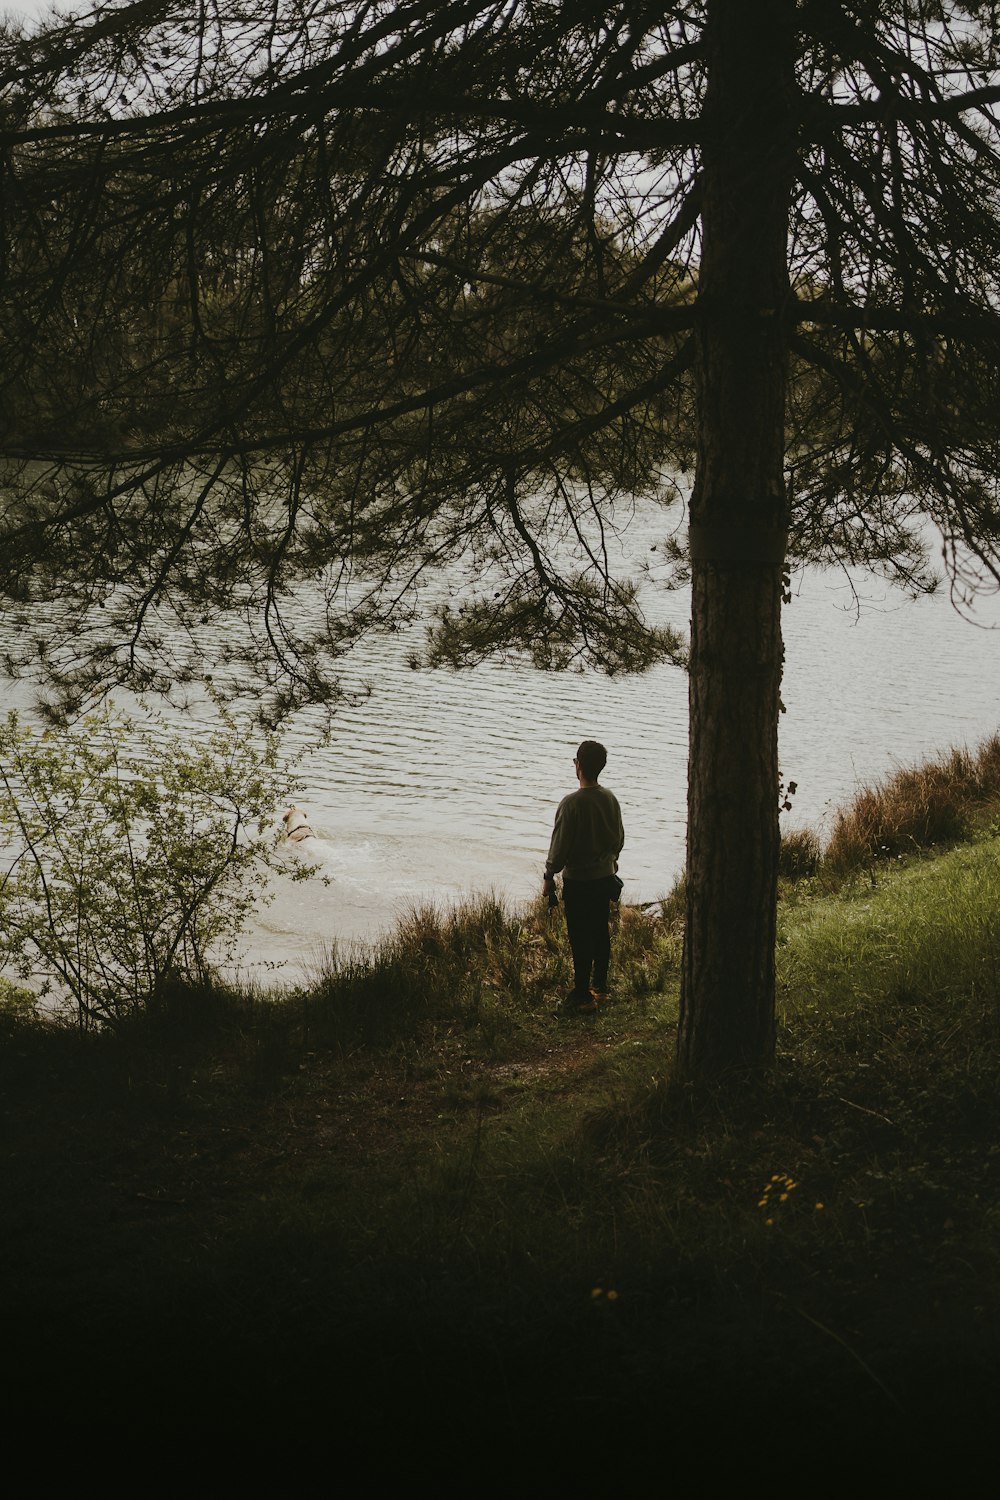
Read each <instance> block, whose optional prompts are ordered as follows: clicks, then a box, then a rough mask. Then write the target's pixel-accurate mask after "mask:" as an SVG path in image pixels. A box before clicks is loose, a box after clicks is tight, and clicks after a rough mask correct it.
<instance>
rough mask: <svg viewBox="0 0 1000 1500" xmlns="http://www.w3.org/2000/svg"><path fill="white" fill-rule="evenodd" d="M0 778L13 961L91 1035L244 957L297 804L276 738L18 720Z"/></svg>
mask: <svg viewBox="0 0 1000 1500" xmlns="http://www.w3.org/2000/svg"><path fill="white" fill-rule="evenodd" d="M0 781H2V787H3V792H4V794H5V795H3V796H2V798H0V841H2V843H3V845H4V847H5V849H6V859H5V860H4V862H3V863H4V865H5V866H6V870H5V873H3V874H2V875H0V931H2V939H0V942H2V957H3V958H4V960H5V961H6V962H7V963H8V964H10V965H12V966H13V967H14V968H15V969H16V971H17V972H18V973H19V974H20V975H21V976H22V977H24V978H27V977H29V976H30V975H31V974H32V973H33V972H37V970H38V969H39V968H40V969H41V970H42V972H43V974H44V975H45V977H46V985H47V988H51V987H52V986H53V984H55V985H56V986H57V987H60V988H62V989H63V990H64V991H68V993H69V995H70V996H71V997H72V999H73V1000H74V1002H75V1004H76V1007H77V1012H78V1017H79V1020H80V1024H81V1025H84V1026H85V1025H87V1024H90V1023H94V1022H98V1023H106V1022H110V1021H114V1020H115V1019H116V1018H118V1017H120V1016H122V1015H124V1014H127V1013H129V1012H130V1011H133V1010H135V1009H136V1008H138V1007H140V1006H142V1005H143V1004H145V1003H146V1002H147V1001H148V1000H149V999H151V998H153V997H154V996H156V995H158V994H159V993H161V992H162V990H163V987H164V985H166V984H167V983H168V982H170V981H172V980H175V979H177V978H187V979H190V978H197V979H204V978H205V976H206V973H207V970H208V965H209V956H210V954H211V956H212V957H213V958H214V959H217V960H225V959H230V958H232V957H234V956H235V950H236V946H237V942H238V939H239V936H240V933H241V932H242V930H243V928H244V927H245V925H246V922H247V920H248V918H249V916H250V914H251V912H252V910H253V908H254V906H255V905H256V904H257V902H258V901H259V900H260V899H261V896H262V893H263V891H264V889H265V881H264V879H263V878H262V877H263V876H264V875H265V873H266V872H267V870H268V869H269V867H270V866H271V865H272V863H273V861H274V857H275V836H274V833H273V829H274V820H275V812H276V810H277V808H278V806H279V804H280V803H281V801H282V800H283V799H284V798H286V797H287V796H288V792H289V786H288V777H287V773H286V771H285V769H284V768H283V767H282V766H281V765H280V764H279V760H278V747H277V741H276V739H275V738H274V737H273V736H270V737H268V738H267V739H265V740H264V741H263V742H262V743H257V744H255V743H254V741H253V740H252V739H251V737H250V736H249V735H248V734H247V733H246V732H245V731H244V730H243V729H242V728H241V727H240V726H238V725H237V724H236V723H235V722H234V721H232V720H231V719H229V718H226V717H224V718H223V720H222V726H221V728H220V729H218V730H217V731H215V732H213V733H208V734H206V733H198V734H195V735H191V736H184V737H181V736H179V735H176V734H173V735H167V734H166V733H165V732H164V731H163V730H162V727H161V726H156V725H154V726H153V727H152V728H146V729H139V728H138V727H137V726H136V725H135V724H134V723H133V722H132V721H131V720H130V719H128V718H126V717H124V716H121V715H116V714H114V713H112V712H110V711H109V712H105V713H103V714H100V715H95V716H91V717H88V718H87V719H85V720H84V721H83V722H82V723H81V724H80V725H78V726H77V727H75V728H72V729H68V730H61V731H55V730H45V731H37V730H33V729H31V728H30V727H28V726H27V725H24V724H22V723H21V722H20V721H19V720H18V717H17V715H16V714H10V715H9V716H8V717H7V719H6V720H5V721H2V722H0ZM306 873H308V872H307V871H306Z"/></svg>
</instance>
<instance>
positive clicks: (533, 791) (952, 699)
mask: <svg viewBox="0 0 1000 1500" xmlns="http://www.w3.org/2000/svg"><path fill="white" fill-rule="evenodd" d="M662 524H663V523H662V518H661V519H659V520H658V521H656V520H653V519H652V518H651V519H650V520H649V522H648V524H642V523H637V524H636V526H635V527H634V528H633V529H632V530H631V532H630V533H629V535H628V536H627V537H626V548H625V550H626V553H627V552H628V550H629V549H631V551H632V553H633V554H634V555H635V556H648V554H649V546H650V536H651V535H655V534H656V532H655V528H656V527H657V526H658V527H659V528H660V530H661V531H662ZM625 561H627V556H626V558H625ZM855 590H857V593H858V594H859V595H860V608H858V607H857V605H858V601H857V598H856V594H855ZM793 595H794V597H793V599H792V602H791V604H790V605H789V606H788V607H787V608H786V610H785V622H784V627H785V642H786V667H785V679H784V688H783V694H782V696H783V699H784V702H785V705H786V710H787V711H786V713H785V714H783V715H782V719H781V726H780V755H781V769H782V774H783V776H784V778H785V780H786V781H788V780H791V781H795V782H796V783H797V785H798V791H797V793H796V795H795V798H794V806H793V810H792V812H791V813H790V814H785V815H784V816H785V818H786V822H787V824H788V826H793V827H794V826H802V825H809V826H811V827H813V828H815V829H816V830H817V831H818V832H819V833H820V834H823V833H825V832H827V831H828V829H829V826H830V822H831V818H832V813H833V811H834V810H835V809H836V808H837V807H838V806H839V805H840V804H842V803H843V802H845V801H846V800H847V799H849V798H850V796H851V795H852V793H853V792H854V790H855V789H856V788H857V787H858V786H859V785H860V784H862V783H864V782H869V781H871V780H872V779H874V778H878V777H881V776H883V775H885V774H886V773H888V772H891V771H892V769H893V768H894V767H896V766H898V765H900V764H906V763H909V762H913V761H917V760H920V759H922V758H924V757H927V756H929V755H933V754H935V753H938V752H941V751H944V750H946V749H948V748H949V747H951V746H953V745H963V744H964V745H974V744H975V743H977V742H978V741H979V740H980V739H982V738H983V737H984V736H986V735H988V734H991V733H993V732H994V731H996V730H997V729H998V728H1000V691H998V688H1000V604H998V601H997V599H996V598H995V597H994V598H989V599H985V600H983V601H981V602H980V603H979V605H978V607H977V610H976V613H975V615H974V616H973V619H974V621H975V622H976V623H971V622H970V621H969V620H968V619H965V618H962V617H961V616H960V615H959V614H958V613H957V612H956V610H955V609H954V608H953V607H952V605H951V603H950V601H949V599H948V596H947V591H946V590H943V591H942V592H941V593H940V594H938V595H935V596H931V597H925V598H921V599H918V600H916V601H909V600H907V599H906V598H905V597H904V596H903V595H902V594H900V593H898V592H896V591H894V590H892V589H890V588H889V586H888V585H883V584H881V583H879V582H877V581H873V580H871V579H868V578H865V577H861V576H856V577H854V578H852V579H848V578H847V577H845V575H844V574H842V573H839V572H835V571H831V572H818V571H808V572H806V573H804V574H803V575H802V576H800V577H796V578H795V579H794V580H793ZM644 597H645V602H646V606H647V612H648V613H649V614H650V615H651V616H652V617H654V618H656V619H658V620H659V621H661V622H662V621H669V622H671V623H673V624H676V625H678V626H680V627H681V628H685V629H686V625H687V616H688V608H689V599H688V596H687V593H686V592H675V593H671V592H666V591H662V590H661V591H658V590H656V588H655V587H653V586H651V587H650V590H649V592H648V596H644ZM414 631H415V636H414V635H407V634H406V633H403V634H402V635H396V636H390V637H387V638H385V639H383V640H381V641H378V642H374V643H371V644H369V645H367V646H366V647H365V649H364V650H363V651H362V652H360V653H359V654H358V656H357V658H356V659H352V660H351V662H350V663H349V666H348V668H347V669H346V671H345V679H346V681H347V683H348V684H349V685H350V684H353V685H354V686H355V687H359V688H360V686H361V685H362V684H363V683H366V682H367V683H369V684H370V685H371V693H370V696H368V697H359V698H358V700H357V702H355V703H353V704H350V703H349V704H346V705H345V706H343V707H341V708H340V709H338V712H337V716H336V719H335V722H334V727H333V734H332V737H331V739H330V741H329V743H328V744H327V745H325V746H324V747H323V748H321V749H318V750H317V749H316V748H315V739H314V736H313V735H312V734H311V731H310V729H309V727H308V724H307V723H305V722H298V723H295V724H293V725H292V726H291V728H290V729H289V731H288V738H287V743H286V748H287V749H288V750H290V751H291V753H292V755H293V758H294V759H295V762H296V764H297V767H298V773H299V783H300V791H299V799H298V800H299V801H301V803H302V804H303V805H304V806H305V807H306V808H307V809H308V811H309V816H310V822H311V824H312V827H313V828H314V829H315V831H316V834H317V835H318V837H317V838H316V839H315V840H311V841H309V842H308V843H307V844H305V845H304V846H287V847H286V848H285V850H284V851H283V855H282V857H283V858H284V859H286V860H288V861H289V862H291V861H296V860H299V859H301V858H302V856H303V853H306V854H308V857H309V858H310V859H311V860H313V861H315V862H316V863H317V864H318V865H319V866H320V867H321V870H322V871H323V873H324V874H326V875H327V876H328V877H329V883H328V884H323V883H321V882H320V881H318V880H317V881H311V882H308V883H306V884H300V883H293V882H292V881H291V880H286V879H284V878H282V877H278V879H277V880H276V881H275V886H274V900H273V902H272V904H271V905H270V906H269V907H267V908H266V909H265V910H264V911H263V912H262V913H261V915H260V918H259V920H258V921H257V923H256V925H255V927H254V929H253V930H252V931H251V932H250V933H249V934H248V936H247V943H246V972H248V973H250V974H251V975H252V974H258V973H264V972H266V973H268V974H270V972H271V969H272V966H273V965H277V966H278V975H279V976H280V977H282V978H284V979H285V980H287V981H288V982H295V981H298V980H299V979H301V978H302V977H303V975H308V974H309V972H310V971H311V970H314V969H315V967H316V965H317V964H318V962H319V961H320V958H321V956H322V953H323V951H324V949H325V948H326V947H327V946H328V945H329V944H330V943H331V942H334V941H336V942H339V943H341V944H344V943H351V942H355V941H363V940H369V939H372V938H374V937H376V936H377V935H378V934H379V933H380V932H382V931H384V930H386V929H387V928H389V927H390V926H391V925H392V924H393V922H394V921H395V920H396V918H397V917H398V916H399V915H400V913H401V912H403V911H405V910H406V909H407V908H408V907H410V906H412V905H414V904H419V903H421V902H425V901H432V902H435V903H438V904H442V903H444V904H447V903H451V902H455V901H457V900H460V899H461V898H462V897H464V896H467V895H469V894H470V893H472V892H475V891H480V890H485V889H494V890H496V891H498V892H501V893H503V895H505V896H506V897H508V898H509V899H510V900H511V901H512V902H521V901H524V900H526V899H528V898H530V897H531V896H532V895H534V893H535V892H536V891H537V889H538V886H539V882H540V879H541V871H542V864H543V861H544V858H545V854H546V850H547V848H548V840H549V834H550V831H551V826H552V816H553V811H554V808H555V805H556V803H557V802H558V800H559V798H560V797H562V796H563V795H565V793H566V792H568V791H572V790H573V789H574V788H575V786H576V781H575V777H574V772H573V753H574V750H575V748H576V746H577V744H578V743H579V741H580V740H581V739H585V738H591V739H598V740H601V741H602V742H603V743H604V744H605V745H606V746H607V747H608V751H609V760H608V766H607V769H606V771H605V773H604V775H603V777H602V780H603V781H604V783H605V784H606V785H607V786H609V787H610V788H611V789H612V790H613V791H614V792H615V793H616V794H617V796H618V798H619V800H620V802H621V805H622V811H623V816H624V821H625V830H626V845H625V850H624V853H623V856H622V861H621V874H622V876H623V878H624V880H625V896H624V899H625V900H626V901H644V900H653V899H655V898H656V897H658V896H660V895H663V894H665V893H666V891H668V890H669V888H670V886H671V885H672V884H673V881H674V880H675V878H676V876H677V875H678V873H679V872H680V870H681V868H682V865H683V861H684V822H685V783H686V762H687V722H686V721H687V684H686V679H685V676H684V673H683V672H682V671H680V670H678V669H677V668H674V667H667V666H663V667H658V668H656V669H654V670H653V671H651V672H649V673H648V674H647V675H645V676H643V677H639V678H631V679H615V680H613V681H609V680H608V679H606V678H604V677H602V676H601V675H600V674H598V673H596V672H589V671H588V672H584V673H578V672H563V673H558V674H548V673H543V672H540V671H537V670H534V669H532V668H530V667H525V666H520V665H519V666H511V665H497V664H489V665H485V666H482V667H478V668H475V669H474V670H469V671H464V672H456V671H453V670H446V669H441V670H435V671H414V670H412V669H411V667H410V666H409V665H408V664H407V657H408V655H409V654H410V652H411V651H412V649H413V645H414V644H415V643H419V642H420V641H422V629H421V628H420V627H414ZM15 698H16V699H20V700H21V701H24V700H23V689H21V690H19V691H18V692H17V693H16V694H15ZM199 717H200V715H198V714H197V713H196V711H194V710H192V711H191V713H190V715H189V717H188V720H187V722H189V723H191V724H192V727H194V725H195V721H196V720H197V719H198V718H199Z"/></svg>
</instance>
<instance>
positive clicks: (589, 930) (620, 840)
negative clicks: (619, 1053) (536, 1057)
mask: <svg viewBox="0 0 1000 1500" xmlns="http://www.w3.org/2000/svg"><path fill="white" fill-rule="evenodd" d="M607 759H608V752H607V751H606V750H605V748H604V746H603V745H599V744H598V743H597V741H596V740H584V742H583V744H582V745H581V746H580V748H579V750H578V751H577V752H576V756H575V757H574V760H573V764H574V766H575V767H576V779H577V781H578V782H579V783H580V788H579V791H576V792H570V794H569V796H568V797H564V798H563V800H562V801H561V802H560V804H559V806H558V808H557V809H556V821H555V827H554V828H553V830H552V842H551V844H550V845H549V857H548V859H547V860H546V861H545V878H544V881H543V883H542V889H543V890H544V892H545V894H546V895H547V896H549V897H550V899H552V897H553V893H554V891H555V880H554V877H555V876H556V875H557V874H558V873H559V871H560V870H562V871H563V902H564V903H565V906H566V930H567V932H568V933H569V945H570V948H571V949H572V951H573V988H572V990H570V992H569V994H568V995H567V996H566V1002H565V1003H566V1008H567V1009H568V1010H575V1011H582V1012H591V1013H592V1012H594V1011H596V1010H597V1008H598V1005H600V1004H601V1003H603V1002H604V1001H605V1000H607V998H608V961H609V959H610V957H611V933H610V931H609V928H608V917H609V905H610V903H611V901H612V900H617V897H618V894H619V892H620V890H621V886H620V883H619V881H618V880H617V878H616V876H615V871H616V870H617V869H618V856H619V854H620V853H621V850H622V846H623V844H624V843H625V829H624V828H623V826H622V812H621V808H620V807H619V806H618V799H617V797H616V796H615V794H614V793H613V792H609V791H608V789H607V787H603V786H598V784H597V778H598V777H599V776H600V774H601V772H602V771H603V770H604V767H605V765H606V764H607Z"/></svg>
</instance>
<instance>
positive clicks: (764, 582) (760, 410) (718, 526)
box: [678, 0, 795, 1077]
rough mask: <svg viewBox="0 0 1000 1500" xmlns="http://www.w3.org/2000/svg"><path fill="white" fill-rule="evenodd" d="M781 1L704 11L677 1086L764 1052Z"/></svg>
mask: <svg viewBox="0 0 1000 1500" xmlns="http://www.w3.org/2000/svg"><path fill="white" fill-rule="evenodd" d="M794 12H795V6H794V0H759V3H755V4H752V5H751V4H748V3H747V0H709V5H708V15H709V21H708V37H707V41H708V47H709V85H708V93H707V96H706V102H705V125H706V138H705V147H704V199H703V214H702V224H703V231H704V238H703V245H702V259H701V279H700V290H699V305H700V309H701V315H702V316H701V324H700V335H699V336H700V341H701V347H700V365H699V375H700V392H699V400H700V407H699V448H698V467H697V474H696V479H695V485H694V490H693V493H692V498H691V533H690V535H691V561H692V575H693V577H692V583H693V597H692V620H691V670H690V714H691V719H690V754H689V767H688V858H687V922H686V929H685V940H684V965H683V978H682V988H681V1019H680V1035H679V1041H678V1056H679V1062H680V1066H681V1068H682V1070H683V1071H684V1073H685V1074H687V1075H688V1076H695V1077H715V1076H718V1074H719V1073H721V1072H722V1071H724V1070H725V1069H727V1068H729V1067H734V1066H754V1065H759V1064H761V1063H764V1062H766V1061H767V1060H768V1059H769V1058H770V1056H771V1054H772V1051H773V1045H774V940H775V907H776V901H777V864H778V838H779V835H778V746H777V736H778V713H779V689H780V685H781V666H782V645H781V595H782V562H783V555H784V538H785V526H786V497H785V490H784V463H783V459H784V416H785V384H786V378H787V356H786V341H787V334H786V326H785V310H786V307H787V300H788V269H787V266H788V206H789V194H790V191H791V182H792V171H793V166H794V156H793V153H794V144H795V135H794V108H793V104H794V72H793V46H794V19H795V15H794Z"/></svg>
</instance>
